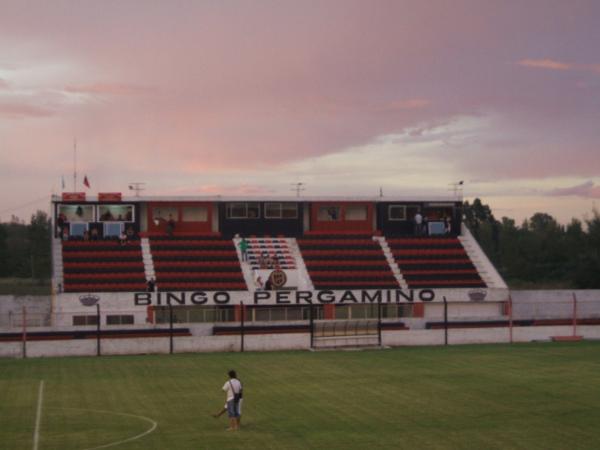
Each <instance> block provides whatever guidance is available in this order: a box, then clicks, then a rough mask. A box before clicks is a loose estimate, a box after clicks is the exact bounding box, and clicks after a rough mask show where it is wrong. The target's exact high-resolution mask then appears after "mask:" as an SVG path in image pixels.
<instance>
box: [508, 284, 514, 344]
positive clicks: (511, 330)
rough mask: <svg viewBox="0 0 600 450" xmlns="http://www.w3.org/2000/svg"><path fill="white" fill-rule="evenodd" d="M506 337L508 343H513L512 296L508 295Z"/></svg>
mask: <svg viewBox="0 0 600 450" xmlns="http://www.w3.org/2000/svg"><path fill="white" fill-rule="evenodd" d="M508 336H509V342H510V343H511V344H512V343H513V304H512V295H511V294H508Z"/></svg>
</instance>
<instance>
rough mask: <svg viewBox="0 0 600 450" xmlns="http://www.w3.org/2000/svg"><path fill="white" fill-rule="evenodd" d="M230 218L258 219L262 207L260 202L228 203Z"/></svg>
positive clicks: (228, 216) (228, 215)
mask: <svg viewBox="0 0 600 450" xmlns="http://www.w3.org/2000/svg"><path fill="white" fill-rule="evenodd" d="M226 208H227V210H226V211H227V213H226V215H227V218H228V219H258V218H259V217H260V207H259V205H258V203H227V206H226Z"/></svg>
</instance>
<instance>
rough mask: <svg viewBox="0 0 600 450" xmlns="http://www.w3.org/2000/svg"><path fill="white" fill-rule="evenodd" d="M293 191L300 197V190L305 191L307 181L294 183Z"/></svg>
mask: <svg viewBox="0 0 600 450" xmlns="http://www.w3.org/2000/svg"><path fill="white" fill-rule="evenodd" d="M292 186H293V187H292V189H291V190H292V191H296V197H300V192H302V191H305V190H306V188H305V187H304V186H306V183H302V182H299V183H292Z"/></svg>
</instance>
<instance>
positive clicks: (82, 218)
mask: <svg viewBox="0 0 600 450" xmlns="http://www.w3.org/2000/svg"><path fill="white" fill-rule="evenodd" d="M58 214H63V215H64V216H65V222H93V221H94V207H93V206H92V205H59V206H58Z"/></svg>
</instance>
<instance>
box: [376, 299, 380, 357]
mask: <svg viewBox="0 0 600 450" xmlns="http://www.w3.org/2000/svg"><path fill="white" fill-rule="evenodd" d="M377 342H378V345H379V347H381V299H380V298H378V299H377Z"/></svg>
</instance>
